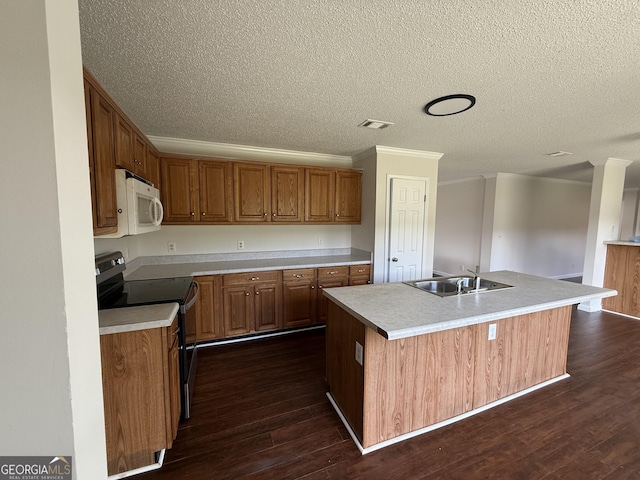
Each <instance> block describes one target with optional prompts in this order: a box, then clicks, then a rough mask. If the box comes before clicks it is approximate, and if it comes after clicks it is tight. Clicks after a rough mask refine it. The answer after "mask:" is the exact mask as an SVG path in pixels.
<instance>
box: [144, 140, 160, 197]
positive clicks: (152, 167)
mask: <svg viewBox="0 0 640 480" xmlns="http://www.w3.org/2000/svg"><path fill="white" fill-rule="evenodd" d="M145 168H146V171H147V176H146V177H145V178H146V179H147V180H149V181H150V182H151V183H153V186H154V187H156V188H157V189H158V190H160V156H159V155H158V152H156V151H155V150H154V148H153V147H151V146H150V145H147V159H146V162H145Z"/></svg>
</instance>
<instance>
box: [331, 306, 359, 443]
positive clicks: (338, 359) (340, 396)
mask: <svg viewBox="0 0 640 480" xmlns="http://www.w3.org/2000/svg"><path fill="white" fill-rule="evenodd" d="M328 307H329V315H328V321H327V328H326V342H327V382H328V383H329V385H330V387H331V396H332V397H333V399H334V401H335V402H336V403H337V404H338V406H339V407H340V410H341V411H342V414H343V415H344V417H345V418H346V420H347V422H349V425H350V426H351V429H352V430H353V431H354V433H355V434H356V436H357V437H358V438H359V439H360V442H362V440H363V437H362V429H363V423H362V422H363V410H362V408H363V405H364V371H363V368H362V366H361V365H360V364H359V363H358V362H357V361H356V359H355V344H356V342H358V343H359V344H360V345H364V344H365V328H366V327H365V326H364V325H363V323H362V322H360V321H358V320H357V319H355V318H354V317H352V316H351V315H349V314H348V313H347V312H345V311H344V310H342V309H341V308H340V307H339V306H338V305H336V304H335V303H333V302H329V305H328Z"/></svg>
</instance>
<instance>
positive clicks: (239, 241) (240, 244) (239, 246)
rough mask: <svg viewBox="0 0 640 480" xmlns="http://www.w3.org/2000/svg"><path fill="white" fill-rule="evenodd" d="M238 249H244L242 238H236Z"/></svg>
mask: <svg viewBox="0 0 640 480" xmlns="http://www.w3.org/2000/svg"><path fill="white" fill-rule="evenodd" d="M238 250H244V240H238Z"/></svg>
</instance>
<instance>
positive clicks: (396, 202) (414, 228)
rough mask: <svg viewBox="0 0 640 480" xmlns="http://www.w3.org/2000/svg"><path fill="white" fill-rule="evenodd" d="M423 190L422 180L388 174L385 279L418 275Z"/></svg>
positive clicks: (422, 225)
mask: <svg viewBox="0 0 640 480" xmlns="http://www.w3.org/2000/svg"><path fill="white" fill-rule="evenodd" d="M426 191H427V183H426V181H425V180H412V179H406V178H391V192H390V193H391V194H390V199H391V205H390V208H389V212H390V220H389V236H388V238H389V248H388V255H387V262H388V264H387V265H388V268H387V279H386V280H387V281H388V282H405V281H408V280H416V279H418V278H420V277H421V276H422V255H423V248H424V246H423V241H424V213H425V206H426Z"/></svg>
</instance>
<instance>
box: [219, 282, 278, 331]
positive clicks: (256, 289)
mask: <svg viewBox="0 0 640 480" xmlns="http://www.w3.org/2000/svg"><path fill="white" fill-rule="evenodd" d="M222 296H223V312H224V313H223V318H224V332H225V336H227V337H229V336H235V335H245V334H248V333H254V332H262V331H266V330H276V329H279V328H282V272H281V271H278V270H273V271H265V272H247V273H234V274H229V275H222Z"/></svg>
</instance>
